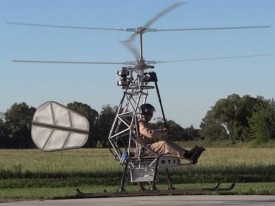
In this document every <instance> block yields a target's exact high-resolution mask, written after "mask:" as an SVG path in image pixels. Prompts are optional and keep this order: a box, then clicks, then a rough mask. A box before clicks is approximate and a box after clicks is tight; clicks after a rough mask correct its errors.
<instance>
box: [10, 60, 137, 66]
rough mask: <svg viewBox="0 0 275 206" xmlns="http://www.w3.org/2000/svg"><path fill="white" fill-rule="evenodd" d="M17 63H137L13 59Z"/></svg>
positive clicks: (132, 62)
mask: <svg viewBox="0 0 275 206" xmlns="http://www.w3.org/2000/svg"><path fill="white" fill-rule="evenodd" d="M13 62H15V63H42V64H43V63H46V64H120V65H121V64H125V65H135V64H136V62H135V61H126V62H80V61H46V60H13Z"/></svg>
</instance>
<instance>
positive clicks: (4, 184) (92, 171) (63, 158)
mask: <svg viewBox="0 0 275 206" xmlns="http://www.w3.org/2000/svg"><path fill="white" fill-rule="evenodd" d="M185 146H186V147H187V148H190V147H191V144H190V145H188V144H185ZM203 146H205V147H206V148H207V150H206V152H205V153H204V154H203V155H202V157H201V158H200V161H199V163H198V164H197V165H196V166H191V167H179V168H175V169H172V170H171V175H172V178H173V181H174V183H175V184H176V185H177V188H189V187H201V186H204V185H209V184H211V183H214V182H218V181H221V182H227V183H229V182H236V183H237V184H236V187H235V188H234V189H233V190H232V192H231V194H275V184H274V183H275V172H274V171H275V149H274V147H269V146H265V147H254V146H253V147H252V146H249V147H247V146H245V145H243V146H242V145H238V146H231V147H219V148H217V147H215V146H214V147H209V146H207V145H203ZM121 175H122V167H121V166H120V164H119V162H118V161H116V160H114V157H113V156H112V154H111V153H110V152H109V150H107V149H77V150H70V151H60V152H50V153H47V152H43V151H40V150H37V149H33V150H0V177H1V180H0V191H1V192H0V199H7V198H13V199H14V198H20V199H21V198H44V197H67V196H71V195H73V194H74V192H75V189H76V188H82V189H84V190H88V191H89V192H96V191H103V189H107V190H108V191H115V190H116V189H117V188H118V186H119V183H120V177H121ZM165 181H166V178H165V174H164V173H163V172H160V176H159V187H160V188H162V187H163V188H167V186H166V185H165ZM182 183H185V184H182ZM127 189H128V190H137V189H138V188H137V186H136V185H133V184H131V183H129V184H127Z"/></svg>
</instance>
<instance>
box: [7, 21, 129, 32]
mask: <svg viewBox="0 0 275 206" xmlns="http://www.w3.org/2000/svg"><path fill="white" fill-rule="evenodd" d="M7 24H14V25H21V26H39V27H50V28H63V29H91V30H107V31H127V29H119V28H100V27H81V26H62V25H50V24H32V23H23V22H7Z"/></svg>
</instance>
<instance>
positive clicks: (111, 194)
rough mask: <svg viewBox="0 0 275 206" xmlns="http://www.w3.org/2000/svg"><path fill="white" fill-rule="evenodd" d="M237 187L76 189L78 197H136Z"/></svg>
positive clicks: (224, 189) (217, 185) (216, 185)
mask: <svg viewBox="0 0 275 206" xmlns="http://www.w3.org/2000/svg"><path fill="white" fill-rule="evenodd" d="M234 187H235V183H231V184H230V185H229V186H227V187H221V184H220V183H216V184H215V185H214V186H213V187H210V188H201V189H170V190H145V191H138V192H127V191H123V192H107V191H105V192H102V193H85V192H81V191H80V190H79V189H76V197H77V198H103V197H134V196H162V195H185V194H207V193H211V192H225V191H230V190H232V189H233V188H234Z"/></svg>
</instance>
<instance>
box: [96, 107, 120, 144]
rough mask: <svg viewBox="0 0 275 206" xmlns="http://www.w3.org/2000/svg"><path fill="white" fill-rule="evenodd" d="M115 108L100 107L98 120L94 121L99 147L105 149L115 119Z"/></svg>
mask: <svg viewBox="0 0 275 206" xmlns="http://www.w3.org/2000/svg"><path fill="white" fill-rule="evenodd" d="M117 109H118V108H117V107H113V108H112V107H111V106H110V105H109V104H108V105H106V106H103V107H102V110H101V112H100V115H99V118H98V119H97V120H96V129H97V131H96V136H97V139H98V141H99V143H100V146H101V147H107V145H108V137H109V132H110V129H111V127H112V123H113V121H114V119H115V116H116V112H117Z"/></svg>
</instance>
